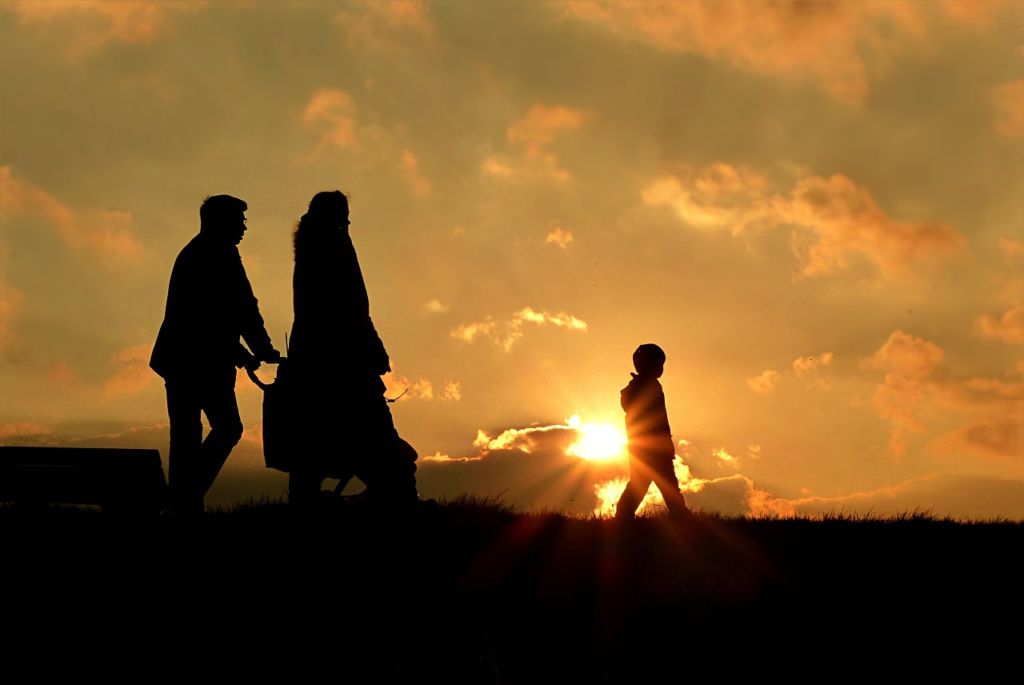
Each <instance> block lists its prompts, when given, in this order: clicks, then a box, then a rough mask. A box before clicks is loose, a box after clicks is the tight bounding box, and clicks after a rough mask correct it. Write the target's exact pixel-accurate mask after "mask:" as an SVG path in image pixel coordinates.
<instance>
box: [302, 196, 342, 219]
mask: <svg viewBox="0 0 1024 685" xmlns="http://www.w3.org/2000/svg"><path fill="white" fill-rule="evenodd" d="M306 216H308V217H311V218H313V219H315V220H316V221H317V223H322V224H327V225H329V226H347V225H348V198H347V197H345V194H344V193H343V192H341V191H340V190H328V191H324V192H322V193H317V194H316V195H314V196H313V199H312V200H310V201H309V211H308V212H307V213H306Z"/></svg>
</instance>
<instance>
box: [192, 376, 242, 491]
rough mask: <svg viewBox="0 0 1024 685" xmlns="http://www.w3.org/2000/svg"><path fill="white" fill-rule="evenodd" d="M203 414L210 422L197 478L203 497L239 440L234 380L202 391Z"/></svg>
mask: <svg viewBox="0 0 1024 685" xmlns="http://www.w3.org/2000/svg"><path fill="white" fill-rule="evenodd" d="M202 403H203V413H204V414H206V419H207V421H209V422H210V433H209V434H208V435H207V436H206V439H205V440H203V446H202V448H201V449H200V475H199V478H198V481H197V488H198V492H199V496H200V497H204V496H205V495H206V493H207V491H208V490H209V489H210V486H212V485H213V482H214V481H215V480H217V474H218V473H220V469H221V467H222V466H224V462H225V461H227V459H228V455H229V454H231V450H232V449H233V448H234V447H235V445H237V444H238V441H239V440H241V439H242V419H241V418H240V417H239V416H238V401H237V400H236V399H235V385H234V380H233V379H232V382H231V384H230V385H228V384H224V385H218V386H207V387H205V388H204V389H203V397H202Z"/></svg>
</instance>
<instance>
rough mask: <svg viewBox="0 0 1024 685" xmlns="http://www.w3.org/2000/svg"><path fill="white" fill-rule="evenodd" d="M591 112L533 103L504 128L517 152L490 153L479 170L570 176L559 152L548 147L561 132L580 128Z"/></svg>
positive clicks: (509, 175)
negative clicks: (518, 117) (558, 154)
mask: <svg viewBox="0 0 1024 685" xmlns="http://www.w3.org/2000/svg"><path fill="white" fill-rule="evenodd" d="M590 116H591V114H590V113H589V112H584V111H582V110H578V109H573V108H571V107H566V106H564V105H545V104H542V103H535V104H533V105H532V106H531V107H530V109H529V110H528V111H527V113H526V114H525V115H524V116H523V117H522V118H521V119H518V120H516V121H514V122H512V123H511V124H510V125H509V127H508V129H507V130H506V131H505V135H506V138H507V139H508V142H509V145H510V146H511V147H513V148H515V149H517V150H518V156H503V155H489V156H488V157H485V158H484V161H483V164H482V165H481V170H482V171H483V172H484V173H485V174H487V175H489V176H492V177H494V178H499V179H504V180H519V179H524V178H543V179H550V180H554V181H558V182H565V181H568V180H569V179H571V178H572V174H570V173H569V172H568V171H567V170H566V169H563V168H562V165H561V162H560V160H559V159H558V156H557V155H555V154H554V153H553V152H551V151H550V150H549V148H550V146H551V145H552V144H553V143H554V142H555V140H556V139H557V138H558V137H559V136H560V135H562V134H564V133H567V132H572V131H575V130H578V129H579V128H581V127H582V126H583V125H584V123H586V121H587V119H589V118H590Z"/></svg>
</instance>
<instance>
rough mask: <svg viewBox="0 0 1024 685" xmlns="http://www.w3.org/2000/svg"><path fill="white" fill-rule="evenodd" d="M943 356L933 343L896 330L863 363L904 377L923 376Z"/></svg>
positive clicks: (933, 367)
mask: <svg viewBox="0 0 1024 685" xmlns="http://www.w3.org/2000/svg"><path fill="white" fill-rule="evenodd" d="M943 356H944V353H943V351H942V348H941V347H939V346H938V345H936V344H935V343H933V342H931V341H928V340H925V339H924V338H918V337H915V336H913V335H911V334H909V333H905V332H904V331H901V330H897V331H893V332H892V333H891V334H890V335H889V339H888V340H886V341H885V343H884V344H883V345H882V346H881V347H880V348H879V349H878V351H877V352H875V354H874V355H873V356H872V357H871V358H870V359H868V360H867V361H866V362H865V364H866V365H867V366H868V367H870V368H874V369H880V370H883V371H886V372H888V373H892V374H896V375H899V376H903V377H906V378H924V377H925V376H928V375H929V374H931V372H932V371H934V370H935V367H936V366H937V365H938V364H939V362H941V361H942V358H943Z"/></svg>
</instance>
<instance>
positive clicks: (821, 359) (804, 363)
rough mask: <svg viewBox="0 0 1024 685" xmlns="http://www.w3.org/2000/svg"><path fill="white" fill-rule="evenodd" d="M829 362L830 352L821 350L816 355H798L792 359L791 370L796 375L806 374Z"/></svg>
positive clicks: (830, 358)
mask: <svg viewBox="0 0 1024 685" xmlns="http://www.w3.org/2000/svg"><path fill="white" fill-rule="evenodd" d="M831 364H832V353H831V352H822V353H821V354H819V355H818V356H817V357H798V358H797V359H794V360H793V372H794V373H795V374H796V375H797V376H798V377H802V376H807V375H809V374H813V373H816V372H818V371H819V370H820V369H822V368H824V367H826V366H830V365H831Z"/></svg>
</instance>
